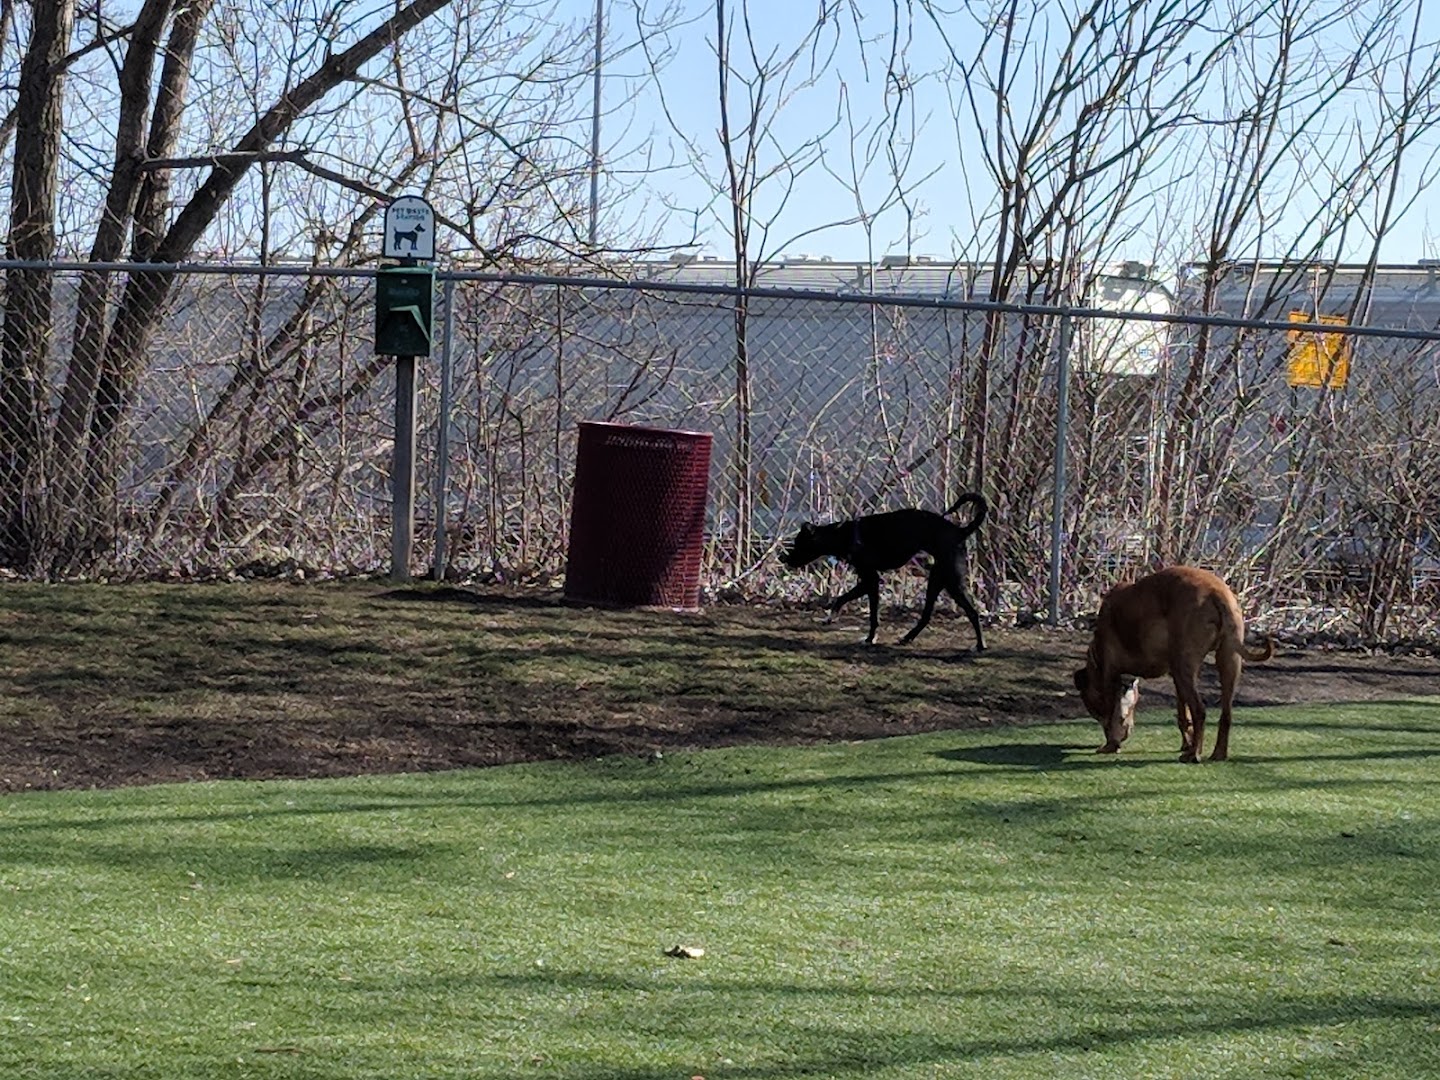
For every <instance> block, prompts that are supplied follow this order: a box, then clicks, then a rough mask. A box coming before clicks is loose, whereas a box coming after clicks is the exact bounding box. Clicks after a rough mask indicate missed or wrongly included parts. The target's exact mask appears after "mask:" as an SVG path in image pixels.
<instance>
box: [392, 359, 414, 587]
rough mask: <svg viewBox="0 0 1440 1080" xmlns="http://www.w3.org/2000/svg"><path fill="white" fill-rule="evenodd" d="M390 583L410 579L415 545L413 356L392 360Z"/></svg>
mask: <svg viewBox="0 0 1440 1080" xmlns="http://www.w3.org/2000/svg"><path fill="white" fill-rule="evenodd" d="M390 507H391V509H390V580H391V581H395V582H406V581H409V580H410V557H411V554H412V552H413V550H414V544H415V357H413V356H397V357H395V455H394V465H393V468H392V469H391V474H390Z"/></svg>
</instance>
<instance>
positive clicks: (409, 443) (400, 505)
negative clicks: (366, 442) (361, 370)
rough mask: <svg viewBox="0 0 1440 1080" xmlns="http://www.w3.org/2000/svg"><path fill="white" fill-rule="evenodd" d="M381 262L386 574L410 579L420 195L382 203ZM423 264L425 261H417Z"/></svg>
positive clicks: (423, 327)
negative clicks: (391, 437)
mask: <svg viewBox="0 0 1440 1080" xmlns="http://www.w3.org/2000/svg"><path fill="white" fill-rule="evenodd" d="M380 255H381V258H382V259H395V260H398V262H394V263H390V264H389V265H382V266H381V267H380V270H379V272H378V273H377V274H376V275H375V352H376V353H378V354H379V355H381V356H393V357H394V358H395V450H394V455H393V458H392V468H391V474H390V497H391V504H392V513H391V531H390V578H391V580H392V581H409V580H410V559H411V555H412V554H413V551H414V540H415V361H416V358H417V357H421V356H429V355H430V353H431V346H432V344H433V334H432V328H433V326H434V310H435V268H434V267H433V266H431V265H429V264H431V263H433V262H434V260H435V211H434V209H432V208H431V206H430V204H429V203H428V202H426V201H425V200H424V199H422V198H421V197H420V196H419V195H401V196H399V197H398V198H396V199H394V200H392V201H391V203H390V205H389V206H387V207H386V208H385V235H384V239H383V240H382V241H381V246H380ZM422 263H424V264H425V265H421V264H422Z"/></svg>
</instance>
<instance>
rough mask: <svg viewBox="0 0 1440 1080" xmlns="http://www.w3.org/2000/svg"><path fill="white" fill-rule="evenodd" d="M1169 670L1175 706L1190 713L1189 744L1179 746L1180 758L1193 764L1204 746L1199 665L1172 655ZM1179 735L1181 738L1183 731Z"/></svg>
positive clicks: (1203, 719)
mask: <svg viewBox="0 0 1440 1080" xmlns="http://www.w3.org/2000/svg"><path fill="white" fill-rule="evenodd" d="M1170 672H1171V674H1172V675H1173V676H1174V678H1175V697H1176V699H1177V700H1178V701H1179V704H1178V705H1177V706H1176V708H1177V709H1178V710H1180V711H1181V712H1184V711H1187V710H1188V711H1189V713H1190V725H1189V726H1190V745H1189V747H1188V748H1186V747H1181V750H1180V760H1181V761H1183V762H1185V763H1186V764H1188V765H1193V764H1195V763H1196V762H1198V761H1199V760H1200V755H1201V753H1202V751H1203V749H1204V746H1205V702H1204V701H1202V700H1201V699H1200V691H1199V689H1198V687H1197V683H1196V680H1197V679H1198V678H1199V677H1200V667H1199V665H1198V664H1193V663H1190V662H1188V661H1187V660H1185V658H1184V657H1181V656H1172V657H1171V658H1170ZM1181 735H1182V738H1183V735H1184V733H1183V732H1182V733H1181Z"/></svg>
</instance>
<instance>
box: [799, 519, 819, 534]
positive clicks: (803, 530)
mask: <svg viewBox="0 0 1440 1080" xmlns="http://www.w3.org/2000/svg"><path fill="white" fill-rule="evenodd" d="M814 531H815V526H814V525H813V524H811V523H810V522H808V521H804V522H801V523H800V535H801V536H809V535H811V534H812V533H814Z"/></svg>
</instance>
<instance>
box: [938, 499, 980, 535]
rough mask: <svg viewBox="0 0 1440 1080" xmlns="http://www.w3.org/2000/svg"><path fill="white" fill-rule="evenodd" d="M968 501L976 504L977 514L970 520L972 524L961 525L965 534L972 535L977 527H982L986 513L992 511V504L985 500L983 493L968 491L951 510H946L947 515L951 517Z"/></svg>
mask: <svg viewBox="0 0 1440 1080" xmlns="http://www.w3.org/2000/svg"><path fill="white" fill-rule="evenodd" d="M966 503H974V504H975V516H974V517H973V518H972V519H971V520H970V524H968V525H961V526H960V530H961V532H962V533H964V535H965V536H970V535H971V534H972V533H974V532H975V530H976V529H978V528H980V524H981V522H983V521H984V520H985V515H986V514H988V513H989V512H990V504H989V503H987V502H986V501H985V496H984V495H981V494H980V493H979V492H978V491H967V492H965V494H963V495H961V496H960V497H959V498H958V499H956V500H955V502H954V504H953V505H952V506H951V507H950V509H949V510H946V511H945V516H946V517H949V516H950V515H951V514H953V513H955V511H956V510H959V509H960V507H962V506H964V505H965V504H966Z"/></svg>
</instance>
